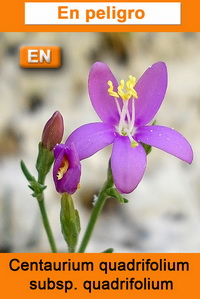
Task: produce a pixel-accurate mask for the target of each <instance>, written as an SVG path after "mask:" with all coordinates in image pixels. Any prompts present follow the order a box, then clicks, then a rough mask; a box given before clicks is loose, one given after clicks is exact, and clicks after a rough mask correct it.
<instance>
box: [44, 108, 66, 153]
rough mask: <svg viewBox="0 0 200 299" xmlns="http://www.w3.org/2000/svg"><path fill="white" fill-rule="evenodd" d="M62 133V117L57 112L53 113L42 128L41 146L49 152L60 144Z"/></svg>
mask: <svg viewBox="0 0 200 299" xmlns="http://www.w3.org/2000/svg"><path fill="white" fill-rule="evenodd" d="M63 133H64V124H63V117H62V115H61V114H60V112H59V111H56V112H54V114H53V115H52V117H51V118H50V119H49V120H48V122H47V123H46V125H45V126H44V130H43V133H42V145H43V147H44V148H46V149H47V150H49V151H52V149H53V148H54V147H55V146H56V144H58V143H60V142H61V140H62V137H63Z"/></svg>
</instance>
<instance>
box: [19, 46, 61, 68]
mask: <svg viewBox="0 0 200 299" xmlns="http://www.w3.org/2000/svg"><path fill="white" fill-rule="evenodd" d="M20 66H21V67H22V68H59V67H60V66H61V49H60V47H56V46H49V47H48V46H44V47H42V46H24V47H21V48H20Z"/></svg>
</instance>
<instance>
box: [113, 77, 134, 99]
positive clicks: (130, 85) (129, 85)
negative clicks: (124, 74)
mask: <svg viewBox="0 0 200 299" xmlns="http://www.w3.org/2000/svg"><path fill="white" fill-rule="evenodd" d="M124 84H125V82H124V80H121V81H120V85H119V86H118V88H117V92H115V91H113V83H112V82H111V81H108V86H109V89H108V93H109V95H111V96H113V97H115V98H119V96H120V97H121V98H122V99H123V100H124V101H126V100H129V99H130V98H131V97H134V98H135V99H137V98H138V95H137V91H136V90H135V89H134V86H135V84H136V78H135V77H133V76H131V75H130V76H129V80H128V81H127V82H126V92H124V91H123V89H124Z"/></svg>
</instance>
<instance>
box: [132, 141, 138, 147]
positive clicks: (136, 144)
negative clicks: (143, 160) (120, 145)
mask: <svg viewBox="0 0 200 299" xmlns="http://www.w3.org/2000/svg"><path fill="white" fill-rule="evenodd" d="M137 146H138V143H137V142H136V141H135V140H133V141H132V142H131V147H133V148H135V147H137Z"/></svg>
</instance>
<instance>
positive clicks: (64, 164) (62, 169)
mask: <svg viewBox="0 0 200 299" xmlns="http://www.w3.org/2000/svg"><path fill="white" fill-rule="evenodd" d="M68 168H69V161H68V160H67V157H66V156H64V158H63V160H62V162H61V164H60V167H59V169H58V173H57V175H56V176H57V179H58V180H61V179H62V178H63V175H64V174H65V173H66V172H67V170H68Z"/></svg>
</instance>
